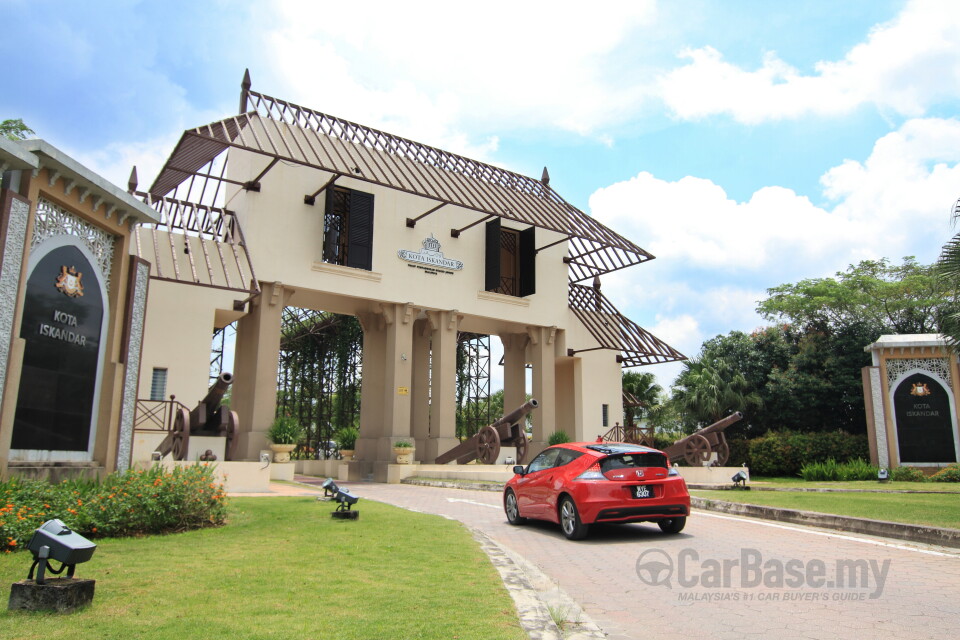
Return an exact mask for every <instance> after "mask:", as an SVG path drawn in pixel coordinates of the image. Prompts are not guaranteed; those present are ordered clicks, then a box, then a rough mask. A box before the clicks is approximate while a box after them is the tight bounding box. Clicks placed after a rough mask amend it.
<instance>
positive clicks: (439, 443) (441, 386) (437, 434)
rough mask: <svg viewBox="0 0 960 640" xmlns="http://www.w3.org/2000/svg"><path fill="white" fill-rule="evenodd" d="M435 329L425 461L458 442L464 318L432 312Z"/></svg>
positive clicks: (432, 340)
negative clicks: (460, 341) (459, 349)
mask: <svg viewBox="0 0 960 640" xmlns="http://www.w3.org/2000/svg"><path fill="white" fill-rule="evenodd" d="M428 315H429V318H430V324H431V326H432V327H433V333H432V339H431V343H430V344H431V354H432V360H433V366H432V371H431V376H430V438H429V439H428V440H427V449H426V451H425V452H424V456H423V460H424V461H425V462H433V461H434V460H435V459H436V458H437V456H439V455H440V454H442V453H446V452H447V451H449V450H450V449H452V448H454V447H455V446H457V445H458V444H460V441H459V440H458V439H457V332H458V331H459V329H460V319H461V318H462V316H461V315H460V314H459V313H457V311H456V310H455V309H454V310H452V311H430V312H428Z"/></svg>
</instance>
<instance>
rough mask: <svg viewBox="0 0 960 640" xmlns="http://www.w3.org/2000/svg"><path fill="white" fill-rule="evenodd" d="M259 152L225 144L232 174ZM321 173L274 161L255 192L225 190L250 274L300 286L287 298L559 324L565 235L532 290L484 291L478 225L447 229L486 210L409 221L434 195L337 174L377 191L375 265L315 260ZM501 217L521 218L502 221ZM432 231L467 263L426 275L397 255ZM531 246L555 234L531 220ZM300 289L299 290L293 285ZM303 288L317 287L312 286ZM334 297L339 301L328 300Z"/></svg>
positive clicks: (248, 168) (486, 325)
mask: <svg viewBox="0 0 960 640" xmlns="http://www.w3.org/2000/svg"><path fill="white" fill-rule="evenodd" d="M266 162H267V160H266V159H265V158H264V157H262V156H256V155H254V154H249V153H241V152H236V151H234V152H232V155H231V156H230V169H231V172H235V175H238V176H250V175H256V174H257V173H259V171H260V170H261V169H262V167H263V166H264V165H265V164H266ZM326 177H327V176H326V174H323V173H319V172H317V171H315V170H312V169H307V168H304V167H287V166H284V167H282V168H281V167H275V168H274V169H273V170H271V171H270V172H269V173H267V175H266V176H265V177H264V178H263V179H262V180H261V190H260V192H253V191H251V192H246V191H243V190H238V191H237V192H235V193H233V194H231V195H230V196H228V200H229V202H230V207H231V208H233V209H235V210H236V211H237V215H238V218H239V219H240V221H241V223H242V225H243V230H244V234H245V236H246V238H247V242H248V245H249V247H250V252H251V255H252V256H253V260H254V261H255V263H256V269H257V277H258V278H259V279H260V280H263V281H268V282H275V281H278V282H282V283H284V285H285V286H289V287H293V288H295V289H298V291H297V292H296V293H295V294H294V296H293V298H292V300H291V304H294V305H300V306H305V307H310V306H313V307H314V308H320V309H325V310H330V311H343V312H350V311H352V310H351V309H348V308H343V306H344V305H345V304H346V301H345V300H336V299H334V298H333V297H331V296H324V295H322V294H320V293H316V292H329V293H330V294H333V296H344V297H346V298H364V299H368V300H377V301H383V302H396V303H406V302H412V303H413V304H415V305H419V306H424V307H428V308H433V309H456V310H458V311H459V312H460V313H463V314H465V315H466V316H468V318H466V321H467V326H464V327H462V328H463V329H464V330H467V331H482V332H486V333H496V332H497V327H496V324H495V323H494V324H491V323H490V322H485V321H484V320H500V321H507V322H513V323H516V324H519V325H523V324H532V325H540V326H551V325H560V324H561V323H563V322H564V321H565V310H566V307H567V268H566V265H564V264H563V257H564V256H565V255H566V245H565V244H563V243H561V244H559V245H557V246H555V247H552V248H550V249H547V250H545V251H543V252H541V253H540V254H538V255H537V292H536V294H535V295H532V296H529V297H528V298H525V299H519V298H515V297H511V296H500V295H497V294H490V293H487V292H486V291H484V290H483V289H484V244H485V235H484V225H483V224H482V223H481V224H478V225H476V226H474V227H472V228H470V229H467V230H466V231H464V232H463V233H462V234H461V235H460V237H459V238H451V237H450V230H451V229H453V228H460V227H464V226H466V225H468V224H471V223H473V222H476V221H477V220H480V219H482V218H484V217H485V216H484V215H483V214H480V213H477V212H474V211H467V210H464V209H461V208H459V207H454V206H449V205H448V206H445V207H443V208H442V209H440V210H439V211H437V212H435V213H433V214H431V215H429V216H427V217H426V218H424V219H423V220H421V221H420V222H418V223H417V225H416V227H415V228H413V229H410V228H408V227H407V226H406V223H405V221H406V219H407V218H408V217H409V218H416V217H417V216H419V215H421V214H423V213H425V212H426V211H428V210H430V209H432V208H433V207H435V206H436V205H437V203H436V202H435V201H432V200H428V199H426V198H421V197H419V196H415V195H411V194H407V193H403V192H399V191H395V190H391V189H386V188H383V187H380V186H377V185H372V184H370V183H366V182H363V181H361V180H355V179H351V178H340V179H339V180H338V181H337V183H336V184H337V185H338V186H342V187H347V188H351V189H356V190H358V191H364V192H367V193H372V194H373V195H374V237H373V269H372V272H365V271H360V270H357V269H348V268H343V267H337V266H336V265H327V264H325V263H323V262H322V261H321V252H322V244H323V216H324V195H325V194H321V195H320V196H319V197H318V198H317V202H316V204H315V205H313V206H311V205H307V204H304V202H303V197H304V195H307V194H311V193H313V192H315V191H316V190H317V189H318V188H319V187H320V186H322V184H323V182H325V181H326ZM503 224H504V226H505V227H510V228H515V229H522V228H524V227H523V225H519V224H515V223H511V222H509V221H503ZM431 234H433V235H434V237H436V239H437V240H438V241H439V242H440V243H441V251H442V252H443V253H444V256H445V257H447V258H451V259H455V260H460V261H462V262H463V263H464V267H463V270H462V271H457V272H454V273H453V275H445V274H441V275H428V274H427V273H425V272H424V271H423V270H421V269H418V268H416V267H409V266H408V264H409V263H407V262H405V261H403V260H401V259H400V258H399V257H398V256H397V251H398V250H400V249H406V250H410V251H419V250H420V248H421V243H422V242H423V240H424V239H425V238H427V237H429V236H430V235H431ZM536 234H537V246H538V247H542V246H545V245H547V244H550V243H552V242H555V241H556V240H558V239H559V238H560V237H561V236H560V235H558V234H556V233H553V232H549V231H544V230H542V229H537V231H536ZM300 289H302V291H300ZM308 291H311V292H314V293H309V292H308ZM334 306H341V309H336V308H333V307H334Z"/></svg>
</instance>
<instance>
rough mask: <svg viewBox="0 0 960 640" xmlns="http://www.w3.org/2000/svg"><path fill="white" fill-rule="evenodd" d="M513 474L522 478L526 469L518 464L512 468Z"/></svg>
mask: <svg viewBox="0 0 960 640" xmlns="http://www.w3.org/2000/svg"><path fill="white" fill-rule="evenodd" d="M513 472H514V473H515V474H517V475H518V476H522V475H524V474H525V473H526V472H527V468H526V467H524V466H523V465H522V464H518V465H516V466H515V467H514V468H513Z"/></svg>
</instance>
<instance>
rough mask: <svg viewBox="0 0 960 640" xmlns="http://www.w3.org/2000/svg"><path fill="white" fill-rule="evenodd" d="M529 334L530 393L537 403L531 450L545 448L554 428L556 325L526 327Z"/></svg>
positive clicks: (555, 408)
mask: <svg viewBox="0 0 960 640" xmlns="http://www.w3.org/2000/svg"><path fill="white" fill-rule="evenodd" d="M527 335H528V336H529V338H530V360H531V362H532V363H533V390H532V392H533V397H534V398H536V399H537V401H538V402H539V403H540V406H539V408H537V410H536V411H534V412H533V438H532V439H531V442H530V448H531V454H533V455H536V453H538V452H539V451H542V450H543V449H544V448H546V447H547V446H548V445H547V442H548V440H549V438H550V435H551V434H552V433H553V432H554V431H556V428H557V373H556V353H555V350H554V340H555V337H556V329H555V328H551V327H527Z"/></svg>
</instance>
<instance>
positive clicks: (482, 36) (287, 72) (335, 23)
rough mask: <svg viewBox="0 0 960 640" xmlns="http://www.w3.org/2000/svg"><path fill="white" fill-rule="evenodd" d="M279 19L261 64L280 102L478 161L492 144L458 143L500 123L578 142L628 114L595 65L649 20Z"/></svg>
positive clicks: (632, 15)
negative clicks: (275, 81) (277, 84)
mask: <svg viewBox="0 0 960 640" xmlns="http://www.w3.org/2000/svg"><path fill="white" fill-rule="evenodd" d="M277 9H278V15H277V16H276V19H277V21H278V22H279V26H277V27H276V28H274V29H273V30H271V32H270V33H269V34H268V35H267V36H266V37H265V46H266V50H265V52H264V53H265V55H266V61H267V64H268V65H269V68H270V69H271V73H274V74H277V75H278V77H279V79H280V81H281V84H282V85H285V86H282V87H281V88H280V89H282V90H283V91H284V97H288V98H290V99H292V100H295V101H299V102H301V103H304V104H306V105H307V106H312V107H314V108H317V109H320V110H321V111H325V112H329V113H334V114H349V116H350V118H351V119H352V120H356V121H358V122H364V123H369V124H373V125H375V126H382V127H384V128H386V129H387V130H389V131H391V132H395V133H399V134H401V135H405V136H408V137H411V138H414V139H420V140H429V141H430V142H431V144H435V145H438V146H441V147H444V148H450V149H452V150H456V151H458V152H461V153H466V154H468V155H474V156H480V157H484V156H485V155H488V153H484V151H485V150H487V151H488V152H489V149H491V148H493V149H495V148H496V140H482V141H479V142H478V141H475V140H469V139H467V138H466V137H464V136H463V135H462V134H460V133H458V131H460V130H461V129H463V128H466V129H471V130H477V129H478V128H479V129H483V128H484V126H485V125H487V126H488V125H489V124H490V123H492V122H496V123H497V127H498V128H501V129H502V126H503V123H505V122H506V123H511V126H516V127H518V128H522V127H556V128H560V129H563V130H569V131H575V132H578V133H587V132H591V131H593V130H594V129H596V128H597V127H599V126H601V125H602V124H604V123H607V122H610V121H611V120H620V119H622V118H623V117H624V115H625V114H628V113H631V112H632V111H633V109H634V108H635V105H636V104H637V102H638V99H639V98H638V95H639V92H642V91H643V90H642V89H637V88H636V87H637V85H636V84H635V83H630V82H624V81H623V78H622V77H610V76H608V75H606V74H605V71H604V70H605V69H606V68H607V67H608V65H606V64H604V62H605V61H606V60H607V59H608V57H609V56H611V55H612V53H613V52H614V50H615V49H616V48H617V47H618V46H620V45H621V44H622V43H623V42H624V40H625V38H626V37H627V34H628V33H630V32H631V30H633V29H635V28H636V27H637V26H640V25H645V24H648V23H649V22H650V21H651V20H652V19H653V17H654V15H655V1H654V0H644V1H637V0H633V1H630V0H626V1H621V2H615V3H610V4H608V5H605V6H604V10H603V11H583V10H582V5H578V4H570V3H565V2H522V3H517V2H506V1H503V0H496V1H491V2H486V3H483V4H482V5H475V4H457V3H449V2H439V1H433V2H417V3H413V4H410V3H397V2H366V3H360V4H356V5H355V6H353V7H352V9H351V12H350V15H349V19H348V20H340V19H331V14H330V12H329V9H328V8H327V7H325V6H324V5H322V4H318V3H315V2H299V1H293V0H291V1H289V2H282V3H280V4H279V5H278V7H277ZM611 75H613V74H611ZM305 78H311V79H312V81H311V82H309V83H305V82H304V79H305ZM254 84H255V86H254V88H255V89H256V88H257V78H256V77H254Z"/></svg>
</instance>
